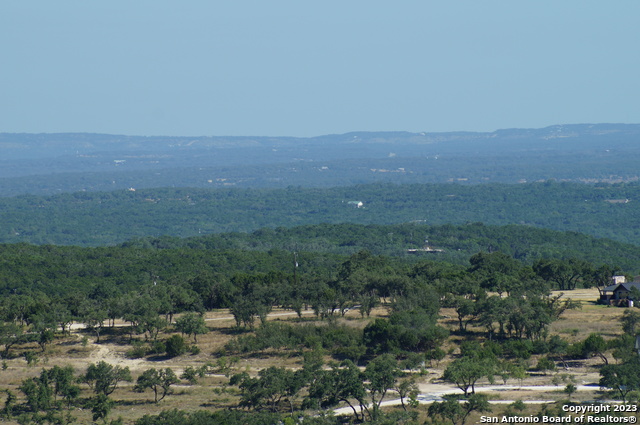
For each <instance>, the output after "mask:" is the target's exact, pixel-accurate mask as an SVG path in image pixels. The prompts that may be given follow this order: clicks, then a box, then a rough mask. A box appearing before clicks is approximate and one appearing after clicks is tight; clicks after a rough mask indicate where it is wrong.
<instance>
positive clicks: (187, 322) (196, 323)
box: [176, 313, 209, 343]
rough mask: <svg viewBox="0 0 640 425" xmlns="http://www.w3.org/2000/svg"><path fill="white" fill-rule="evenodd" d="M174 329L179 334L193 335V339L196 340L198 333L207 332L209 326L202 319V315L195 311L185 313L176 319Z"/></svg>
mask: <svg viewBox="0 0 640 425" xmlns="http://www.w3.org/2000/svg"><path fill="white" fill-rule="evenodd" d="M176 329H177V330H178V331H179V332H180V333H181V334H186V335H187V336H190V335H193V341H194V342H196V343H197V342H198V335H203V334H206V333H207V332H209V328H207V325H206V323H205V321H204V316H203V315H202V314H197V313H186V314H185V315H184V316H182V317H180V318H178V319H177V320H176Z"/></svg>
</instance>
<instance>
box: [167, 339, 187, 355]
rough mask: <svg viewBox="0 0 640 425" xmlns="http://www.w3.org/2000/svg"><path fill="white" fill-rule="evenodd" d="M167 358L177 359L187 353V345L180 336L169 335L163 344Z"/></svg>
mask: <svg viewBox="0 0 640 425" xmlns="http://www.w3.org/2000/svg"><path fill="white" fill-rule="evenodd" d="M165 349H166V353H167V356H169V357H177V356H180V355H182V354H184V353H186V352H187V344H186V343H185V342H184V338H183V337H181V336H180V335H171V336H170V337H169V338H168V339H167V341H166V342H165Z"/></svg>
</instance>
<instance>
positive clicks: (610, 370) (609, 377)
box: [600, 356, 640, 403]
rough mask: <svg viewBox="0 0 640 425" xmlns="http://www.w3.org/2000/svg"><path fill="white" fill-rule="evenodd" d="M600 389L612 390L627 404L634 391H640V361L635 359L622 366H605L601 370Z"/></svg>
mask: <svg viewBox="0 0 640 425" xmlns="http://www.w3.org/2000/svg"><path fill="white" fill-rule="evenodd" d="M600 387H602V388H611V389H613V390H615V391H617V392H618V394H620V398H621V399H622V401H623V402H625V403H626V401H627V396H628V395H629V393H630V392H632V391H639V390H640V360H638V357H637V356H636V357H634V358H632V359H630V360H629V361H627V362H625V363H622V364H610V365H605V366H603V367H602V368H601V369H600Z"/></svg>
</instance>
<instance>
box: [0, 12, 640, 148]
mask: <svg viewBox="0 0 640 425" xmlns="http://www.w3.org/2000/svg"><path fill="white" fill-rule="evenodd" d="M639 18H640V2H638V1H637V0H616V1H614V2H604V1H600V0H598V1H589V0H580V1H577V0H562V1H557V0H555V1H549V0H538V1H535V2H534V1H528V2H524V1H513V0H504V1H493V0H483V1H478V0H456V1H451V0H448V1H445V0H443V1H428V0H420V1H419V0H415V1H402V0H400V1H398V2H389V1H376V0H367V1H365V0H342V1H334V0H325V1H322V2H305V1H300V0H296V1H282V0H271V1H264V0H245V1H212V0H206V1H204V0H203V1H197V0H193V1H189V0H187V1H183V2H178V1H166V0H135V1H131V0H126V1H125V0H109V1H104V0H103V1H98V0H94V1H87V0H82V1H80V0H77V1H71V0H60V1H51V0H6V1H3V2H1V4H0V42H1V43H2V44H1V45H0V46H1V47H2V49H1V53H2V56H1V57H2V65H1V66H0V77H1V78H0V132H29V133H53V132H94V133H112V134H129V135H176V136H177V135H180V136H200V135H209V136H223V135H254V136H263V135H264V136H316V135H322V134H331V133H345V132H349V131H413V132H420V131H426V132H439V131H455V130H465V131H493V130H496V129H499V128H514V127H528V128H531V127H544V126H547V125H553V124H570V123H601V122H610V123H640V107H639V106H638V99H640V82H639V77H638V76H639V75H640V55H638V45H639V42H640V25H638V19H639Z"/></svg>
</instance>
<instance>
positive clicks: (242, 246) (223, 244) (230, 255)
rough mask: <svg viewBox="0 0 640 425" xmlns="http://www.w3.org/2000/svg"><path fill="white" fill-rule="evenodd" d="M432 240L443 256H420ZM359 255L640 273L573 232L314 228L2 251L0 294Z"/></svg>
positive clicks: (624, 248) (324, 264)
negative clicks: (481, 257) (500, 260)
mask: <svg viewBox="0 0 640 425" xmlns="http://www.w3.org/2000/svg"><path fill="white" fill-rule="evenodd" d="M426 238H428V243H429V244H430V247H431V246H433V249H437V251H436V250H434V251H430V252H429V251H420V250H419V249H421V248H423V247H424V242H425V239H426ZM409 249H418V251H414V252H413V253H410V252H408V250H409ZM359 252H369V253H371V254H372V255H376V256H383V257H384V258H385V259H386V260H385V261H387V262H389V264H396V265H397V267H400V269H402V268H403V267H404V268H406V267H412V266H413V265H415V264H417V263H420V262H423V261H429V262H437V263H443V264H452V265H453V264H455V265H458V266H463V267H466V266H468V265H469V258H471V257H472V256H473V255H475V254H477V253H478V252H485V253H498V252H499V253H501V254H502V255H506V256H508V257H509V258H513V259H514V261H518V263H520V264H522V265H523V266H533V265H534V264H536V263H537V262H540V261H548V260H558V261H573V260H575V259H580V261H582V262H584V263H589V264H592V268H598V267H601V266H603V265H608V266H610V267H611V268H612V270H615V271H618V272H619V273H626V274H628V275H634V274H636V273H640V268H639V264H640V262H639V261H638V259H639V258H640V248H638V247H637V246H634V245H627V244H622V243H619V242H614V241H610V240H603V239H596V238H593V237H590V236H586V235H583V234H579V233H575V232H559V231H552V230H545V229H536V228H531V227H527V226H515V225H512V226H486V225H482V224H479V223H477V224H469V225H460V226H452V225H444V226H426V225H419V224H408V225H394V226H380V225H367V226H364V225H353V224H344V225H313V226H311V225H310V226H303V227H295V228H278V229H275V230H272V229H263V230H258V231H256V232H253V233H251V234H245V233H228V234H220V235H211V236H201V237H192V238H186V239H181V238H171V237H161V238H144V239H136V240H131V241H128V242H126V243H124V244H122V245H120V246H113V247H95V248H88V247H87V248H82V247H73V246H70V247H65V246H54V245H43V246H37V245H29V244H23V243H20V244H5V245H0V293H5V294H8V293H12V292H14V293H15V292H23V291H31V290H39V291H43V292H45V293H49V294H52V293H58V294H59V293H67V292H77V291H80V292H86V291H89V290H90V288H91V287H93V286H101V287H105V288H106V287H112V286H114V285H115V287H119V288H120V289H119V291H122V290H132V289H136V288H139V287H141V286H145V285H148V284H150V283H151V282H152V281H172V282H184V281H189V280H190V279H195V278H196V277H197V276H198V275H200V274H205V275H207V276H216V277H217V278H220V279H222V278H224V279H227V280H229V279H231V278H233V276H234V275H235V274H237V273H250V272H260V273H269V272H274V271H277V272H284V273H292V272H293V264H294V262H297V264H298V265H299V268H297V273H301V274H305V273H311V274H319V275H322V276H329V275H331V273H332V272H333V271H334V270H336V268H337V267H338V265H339V264H340V262H342V261H345V260H346V258H348V257H349V256H351V255H356V254H358V253H359ZM294 256H295V260H294ZM381 258H382V257H381Z"/></svg>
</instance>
